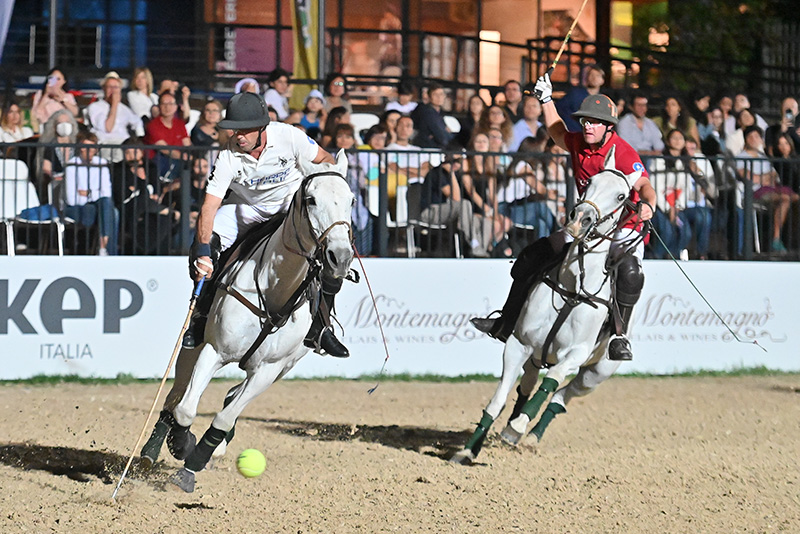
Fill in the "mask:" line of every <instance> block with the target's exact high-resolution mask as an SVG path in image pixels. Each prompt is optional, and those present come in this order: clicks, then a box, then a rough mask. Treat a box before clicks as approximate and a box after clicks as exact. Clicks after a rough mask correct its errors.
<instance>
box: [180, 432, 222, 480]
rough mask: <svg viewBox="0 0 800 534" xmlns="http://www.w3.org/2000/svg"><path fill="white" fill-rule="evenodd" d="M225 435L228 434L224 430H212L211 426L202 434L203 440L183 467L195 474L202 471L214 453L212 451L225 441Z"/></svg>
mask: <svg viewBox="0 0 800 534" xmlns="http://www.w3.org/2000/svg"><path fill="white" fill-rule="evenodd" d="M227 435H228V432H227V431H226V430H220V429H218V428H214V425H211V426H210V427H209V428H208V430H206V433H205V434H203V438H202V439H201V440H200V442H199V443H198V444H197V446H196V447H195V448H194V450H193V451H192V453H191V454H190V455H189V456H188V457H187V458H186V461H185V462H184V464H183V466H184V467H185V468H186V469H189V470H190V471H194V472H195V473H196V472H198V471H202V470H203V468H204V467H205V466H206V464H207V463H208V461H209V460H210V459H211V454H212V453H213V452H214V449H216V448H217V446H218V445H219V444H220V443H222V440H223V439H225V436H227Z"/></svg>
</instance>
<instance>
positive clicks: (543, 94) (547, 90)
mask: <svg viewBox="0 0 800 534" xmlns="http://www.w3.org/2000/svg"><path fill="white" fill-rule="evenodd" d="M533 94H534V95H536V98H538V99H539V102H541V103H542V104H547V103H548V102H550V101H551V100H553V83H552V82H551V81H550V73H549V72H545V73H544V74H543V75H541V76H539V79H538V80H536V85H535V86H534V87H533Z"/></svg>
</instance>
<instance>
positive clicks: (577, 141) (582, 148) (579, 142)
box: [564, 132, 649, 228]
mask: <svg viewBox="0 0 800 534" xmlns="http://www.w3.org/2000/svg"><path fill="white" fill-rule="evenodd" d="M564 143H565V144H566V145H567V150H568V151H569V153H570V156H572V171H573V174H574V175H575V185H576V186H577V188H578V193H579V194H581V195H583V193H584V192H585V191H586V188H587V187H589V183H590V182H591V178H592V176H594V175H595V174H599V173H600V171H602V170H603V164H604V163H605V160H606V156H607V155H608V151H609V150H611V147H612V146H616V147H617V149H616V151H614V161H615V167H616V168H617V170H619V171H620V172H623V173H625V174H630V173H632V172H634V171H641V172H642V176H645V177H648V178H649V176H648V174H647V169H645V168H644V164H643V163H642V160H641V158H640V157H639V153H638V152H636V150H634V149H633V147H632V146H631V145H629V144H628V143H627V142H626V141H625V140H624V139H622V138H621V137H620V136H618V135H617V132H611V138H610V139H609V140H608V141H607V142H606V143H605V144H604V145H603V146H601V147H600V148H599V149H597V150H594V149H592V147H591V146H590V145H589V143H587V142H586V140H585V139H584V138H583V132H567V133H566V134H565V135H564ZM631 201H632V202H633V203H634V204H636V203H638V202H639V193H638V192H637V191H636V190H635V189H633V184H631ZM636 226H637V225H636V224H635V223H634V221H628V222H627V223H626V224H625V225H624V228H635V227H636Z"/></svg>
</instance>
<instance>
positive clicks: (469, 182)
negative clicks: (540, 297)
mask: <svg viewBox="0 0 800 534" xmlns="http://www.w3.org/2000/svg"><path fill="white" fill-rule="evenodd" d="M498 109H499V108H498ZM470 150H472V151H473V152H474V154H473V155H471V156H468V157H467V161H466V164H465V165H464V175H463V178H462V181H463V185H464V190H463V192H464V197H465V198H467V199H469V200H470V201H471V202H472V206H473V211H474V212H475V213H478V214H479V215H483V216H485V217H487V218H490V219H491V220H492V241H491V242H492V245H491V246H490V249H489V252H490V253H491V255H493V256H495V257H511V256H513V255H514V251H513V250H512V248H511V244H510V243H509V242H508V239H507V237H506V233H507V232H508V231H509V230H510V229H511V227H512V226H513V224H512V222H511V219H509V218H508V217H506V216H504V215H502V214H501V213H500V211H499V208H498V198H497V168H496V167H495V160H494V159H493V158H491V157H487V156H488V154H487V153H488V152H489V136H488V135H486V134H485V133H482V132H477V133H476V134H475V135H474V136H473V138H472V144H471V146H470ZM475 245H476V244H475V243H472V247H473V249H474V248H475Z"/></svg>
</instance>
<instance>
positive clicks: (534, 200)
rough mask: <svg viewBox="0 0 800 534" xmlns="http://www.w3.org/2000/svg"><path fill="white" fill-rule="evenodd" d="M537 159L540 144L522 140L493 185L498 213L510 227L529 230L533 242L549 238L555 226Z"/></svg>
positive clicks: (530, 139) (540, 151) (533, 139)
mask: <svg viewBox="0 0 800 534" xmlns="http://www.w3.org/2000/svg"><path fill="white" fill-rule="evenodd" d="M537 102H538V100H537ZM541 155H542V147H541V144H540V141H537V139H536V138H535V137H526V138H525V139H523V140H522V143H520V146H519V152H518V153H517V155H516V156H515V157H514V159H513V160H512V161H511V164H510V165H509V167H508V170H507V171H506V172H505V173H503V174H500V175H499V177H498V184H497V189H498V190H497V206H498V210H499V211H500V213H501V214H502V215H504V216H506V217H508V218H510V219H511V221H512V222H514V224H520V225H527V226H533V227H534V228H535V232H536V239H539V238H542V237H547V236H549V235H550V234H551V233H552V232H553V229H554V227H555V222H556V221H555V217H554V216H553V213H552V212H551V211H550V209H549V208H548V206H547V187H546V185H545V184H544V183H543V182H542V181H540V180H539V179H538V178H539V177H542V176H543V172H542V170H541V167H542V160H541V159H540V158H541Z"/></svg>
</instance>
